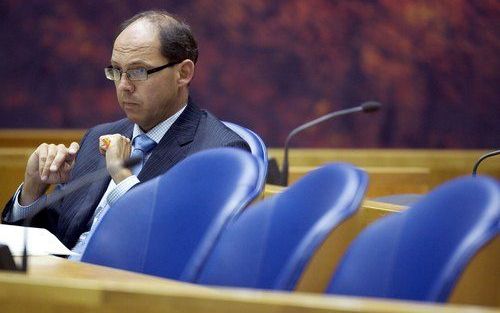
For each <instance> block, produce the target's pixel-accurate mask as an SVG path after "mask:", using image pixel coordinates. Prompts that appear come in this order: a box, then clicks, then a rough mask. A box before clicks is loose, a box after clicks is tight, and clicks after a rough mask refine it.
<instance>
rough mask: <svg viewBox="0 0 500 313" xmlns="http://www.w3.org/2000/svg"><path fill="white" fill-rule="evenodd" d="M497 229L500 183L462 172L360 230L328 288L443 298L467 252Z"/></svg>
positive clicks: (349, 292) (499, 225)
mask: <svg viewBox="0 0 500 313" xmlns="http://www.w3.org/2000/svg"><path fill="white" fill-rule="evenodd" d="M499 231H500V186H499V183H498V181H496V180H494V179H491V178H486V177H478V178H472V177H464V178H460V179H456V180H453V181H450V182H448V183H445V184H443V185H441V186H439V187H438V188H437V189H435V190H434V191H432V192H431V193H429V194H428V195H426V196H424V197H423V198H422V199H421V200H419V201H418V202H417V203H416V204H415V205H414V206H412V207H411V208H409V209H408V210H406V211H404V212H402V213H397V214H393V215H390V216H388V217H386V218H383V219H381V220H379V221H377V222H376V223H374V224H373V225H371V226H369V227H368V228H367V229H366V230H364V231H363V232H362V233H361V234H360V235H359V236H358V237H357V238H356V239H355V241H354V242H353V243H352V244H351V246H350V247H349V249H348V250H347V252H346V254H345V255H344V257H343V259H342V261H341V263H340V265H339V267H338V269H337V271H336V273H335V274H334V276H333V279H332V281H331V283H330V286H329V287H328V292H329V293H334V294H341V295H354V296H363V297H383V298H396V299H407V300H420V301H433V302H445V301H447V299H448V297H449V295H450V292H451V291H452V290H453V287H454V286H455V284H456V282H457V280H458V278H459V277H460V275H461V273H462V271H463V270H464V268H465V267H466V265H467V263H468V262H469V261H470V260H471V258H472V257H473V256H474V255H475V254H476V253H477V252H478V250H480V249H481V247H483V246H484V245H485V244H486V243H488V242H489V241H491V240H493V239H494V238H495V237H496V236H498V235H499Z"/></svg>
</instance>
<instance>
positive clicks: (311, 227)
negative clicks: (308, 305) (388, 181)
mask: <svg viewBox="0 0 500 313" xmlns="http://www.w3.org/2000/svg"><path fill="white" fill-rule="evenodd" d="M367 182H368V177H367V175H366V173H364V172H363V171H361V170H359V169H357V168H355V167H353V166H351V165H348V164H331V165H327V166H324V167H322V168H320V169H317V170H315V171H313V172H311V173H309V174H307V175H306V176H304V177H303V178H302V179H300V180H299V181H298V182H296V183H295V184H293V185H292V186H290V187H288V188H287V189H286V190H284V191H283V192H282V193H281V194H278V195H276V196H274V197H271V198H268V199H265V200H263V201H261V202H259V203H257V204H255V205H252V206H250V207H248V208H247V209H246V210H245V211H244V212H243V213H242V214H240V215H239V216H238V217H237V218H236V219H235V220H234V221H233V222H231V223H230V224H228V226H227V227H226V229H225V230H224V231H223V232H222V234H221V236H220V238H219V240H218V241H217V243H216V246H215V248H214V249H213V252H212V253H211V255H210V256H209V258H208V260H207V262H206V264H205V267H204V268H202V270H201V272H200V276H199V277H198V278H197V279H196V282H197V283H201V284H209V285H223V286H233V287H249V288H261V289H280V290H292V289H293V288H294V287H295V285H296V284H297V281H298V279H299V277H300V275H301V273H302V271H303V270H304V268H305V266H306V264H307V263H308V261H309V259H310V258H311V256H312V255H313V253H314V251H315V250H316V248H318V247H319V245H320V244H321V243H322V242H323V240H324V239H325V238H326V237H327V235H328V233H329V232H330V231H331V230H332V229H333V228H334V227H336V226H337V225H339V224H340V223H342V221H343V220H345V219H346V218H347V217H349V216H351V215H352V214H353V213H354V212H355V211H356V210H357V208H358V207H359V205H360V203H361V201H362V199H363V195H364V193H365V191H366V187H367Z"/></svg>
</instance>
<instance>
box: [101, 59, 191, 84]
mask: <svg viewBox="0 0 500 313" xmlns="http://www.w3.org/2000/svg"><path fill="white" fill-rule="evenodd" d="M181 62H182V61H174V62H168V63H167V64H165V65H162V66H158V67H155V68H152V69H150V70H146V78H145V79H131V80H132V81H144V80H147V79H148V78H149V74H153V73H156V72H159V71H161V70H163V69H166V68H167V67H172V66H174V65H177V64H179V63H181ZM143 68H144V67H143ZM107 70H117V71H118V72H119V73H120V77H119V78H118V79H110V78H109V77H108V75H107ZM136 70H137V69H136ZM123 73H125V74H127V78H128V79H130V74H129V73H128V71H125V72H122V70H120V69H117V68H116V67H113V65H110V66H107V67H105V68H104V74H106V78H107V79H109V80H112V81H115V82H116V81H120V79H121V78H122V75H123Z"/></svg>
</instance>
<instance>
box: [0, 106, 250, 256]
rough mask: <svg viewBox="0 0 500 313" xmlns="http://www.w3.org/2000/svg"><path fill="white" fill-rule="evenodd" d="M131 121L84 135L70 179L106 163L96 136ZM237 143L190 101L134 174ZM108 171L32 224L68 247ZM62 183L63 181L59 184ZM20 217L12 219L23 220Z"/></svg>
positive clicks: (124, 128) (86, 223)
mask: <svg viewBox="0 0 500 313" xmlns="http://www.w3.org/2000/svg"><path fill="white" fill-rule="evenodd" d="M132 131H133V123H132V122H131V121H130V120H128V119H122V120H119V121H117V122H113V123H107V124H101V125H98V126H96V127H94V128H92V129H90V130H89V131H88V132H87V133H86V134H85V136H84V137H83V139H82V141H81V144H80V150H79V152H78V155H77V157H76V162H75V166H74V168H73V170H72V171H71V180H75V179H78V178H79V177H81V176H82V175H85V174H87V173H90V172H92V171H96V170H98V169H100V168H103V167H105V166H106V161H105V158H104V157H103V156H102V155H100V154H99V150H98V148H99V147H98V139H99V136H102V135H105V134H114V133H119V134H122V135H124V136H127V137H129V138H131V137H132ZM216 147H237V148H242V149H246V150H248V151H250V148H249V146H248V144H247V143H246V142H245V141H244V140H243V139H241V137H239V136H238V135H237V134H236V133H234V132H233V131H231V130H230V129H229V128H227V127H226V126H225V125H224V124H223V123H222V122H221V121H219V120H218V119H217V118H215V117H214V116H213V115H212V114H210V113H209V112H207V111H202V110H200V109H199V108H198V107H196V106H195V105H194V104H193V103H192V102H191V101H189V102H188V105H187V107H186V109H185V110H184V111H183V112H182V114H181V115H180V116H179V118H178V119H177V120H176V121H175V123H174V124H173V125H172V126H171V127H170V129H169V130H168V131H167V133H166V134H165V136H163V138H162V140H161V141H160V142H159V143H158V145H157V146H156V147H155V148H154V150H153V151H152V153H151V156H150V157H149V159H148V160H147V162H146V164H144V167H143V168H142V170H141V172H140V173H139V175H138V178H139V180H140V181H141V182H144V181H147V180H149V179H152V178H154V177H156V176H158V175H160V174H163V173H165V172H166V171H167V170H168V169H170V168H171V167H172V166H174V165H175V164H176V163H177V162H179V161H181V160H182V159H184V158H185V157H186V156H188V155H190V154H193V153H195V152H198V151H201V150H204V149H209V148H216ZM110 179H111V178H110V177H108V178H107V179H105V180H102V181H99V182H97V183H93V184H92V185H90V186H86V187H83V188H82V189H80V190H78V191H76V192H74V193H71V194H69V195H68V196H66V197H65V198H64V199H62V200H61V201H60V202H58V203H57V205H52V206H50V207H48V208H45V209H43V210H42V211H40V212H39V213H38V214H37V215H35V216H34V217H33V219H32V221H31V223H30V225H31V226H35V227H43V228H46V229H48V230H49V231H51V232H52V233H53V234H54V235H56V236H57V237H58V238H59V240H61V242H62V243H64V244H65V245H66V246H67V247H68V248H70V249H71V248H72V247H73V246H74V245H75V244H76V242H77V240H78V237H79V236H80V235H81V234H82V233H83V232H85V231H87V230H89V229H90V226H91V224H92V216H93V214H94V210H95V209H96V207H97V204H98V203H99V201H100V199H101V198H102V196H103V195H104V192H105V191H106V189H107V187H108V184H109V181H110ZM61 188H62V189H63V188H64V185H62V186H61ZM12 205H13V199H11V200H10V201H9V203H7V205H6V207H5V209H4V212H3V214H2V220H4V219H5V217H6V216H8V214H10V211H11V210H12ZM24 222H25V221H23V220H21V221H18V222H16V223H15V224H18V225H23V224H24Z"/></svg>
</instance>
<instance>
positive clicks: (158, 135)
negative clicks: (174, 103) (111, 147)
mask: <svg viewBox="0 0 500 313" xmlns="http://www.w3.org/2000/svg"><path fill="white" fill-rule="evenodd" d="M186 106H187V104H185V105H184V106H183V107H182V108H181V109H180V110H179V111H177V112H176V113H175V114H174V115H172V116H170V117H169V118H167V119H166V120H164V121H163V122H161V123H159V124H158V125H156V126H155V127H153V128H151V129H150V130H149V131H148V132H147V133H145V134H146V135H147V136H148V137H149V138H151V139H153V140H154V142H156V143H159V142H160V140H161V139H162V138H163V136H164V135H165V134H166V133H167V131H168V130H169V129H170V127H171V126H172V124H174V122H175V121H176V120H177V118H178V117H179V116H180V115H181V113H182V112H183V111H184V109H185V108H186ZM142 134H144V131H143V130H142V129H141V128H140V127H139V125H137V124H134V132H133V133H132V141H133V140H134V138H135V137H137V136H139V135H142Z"/></svg>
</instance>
